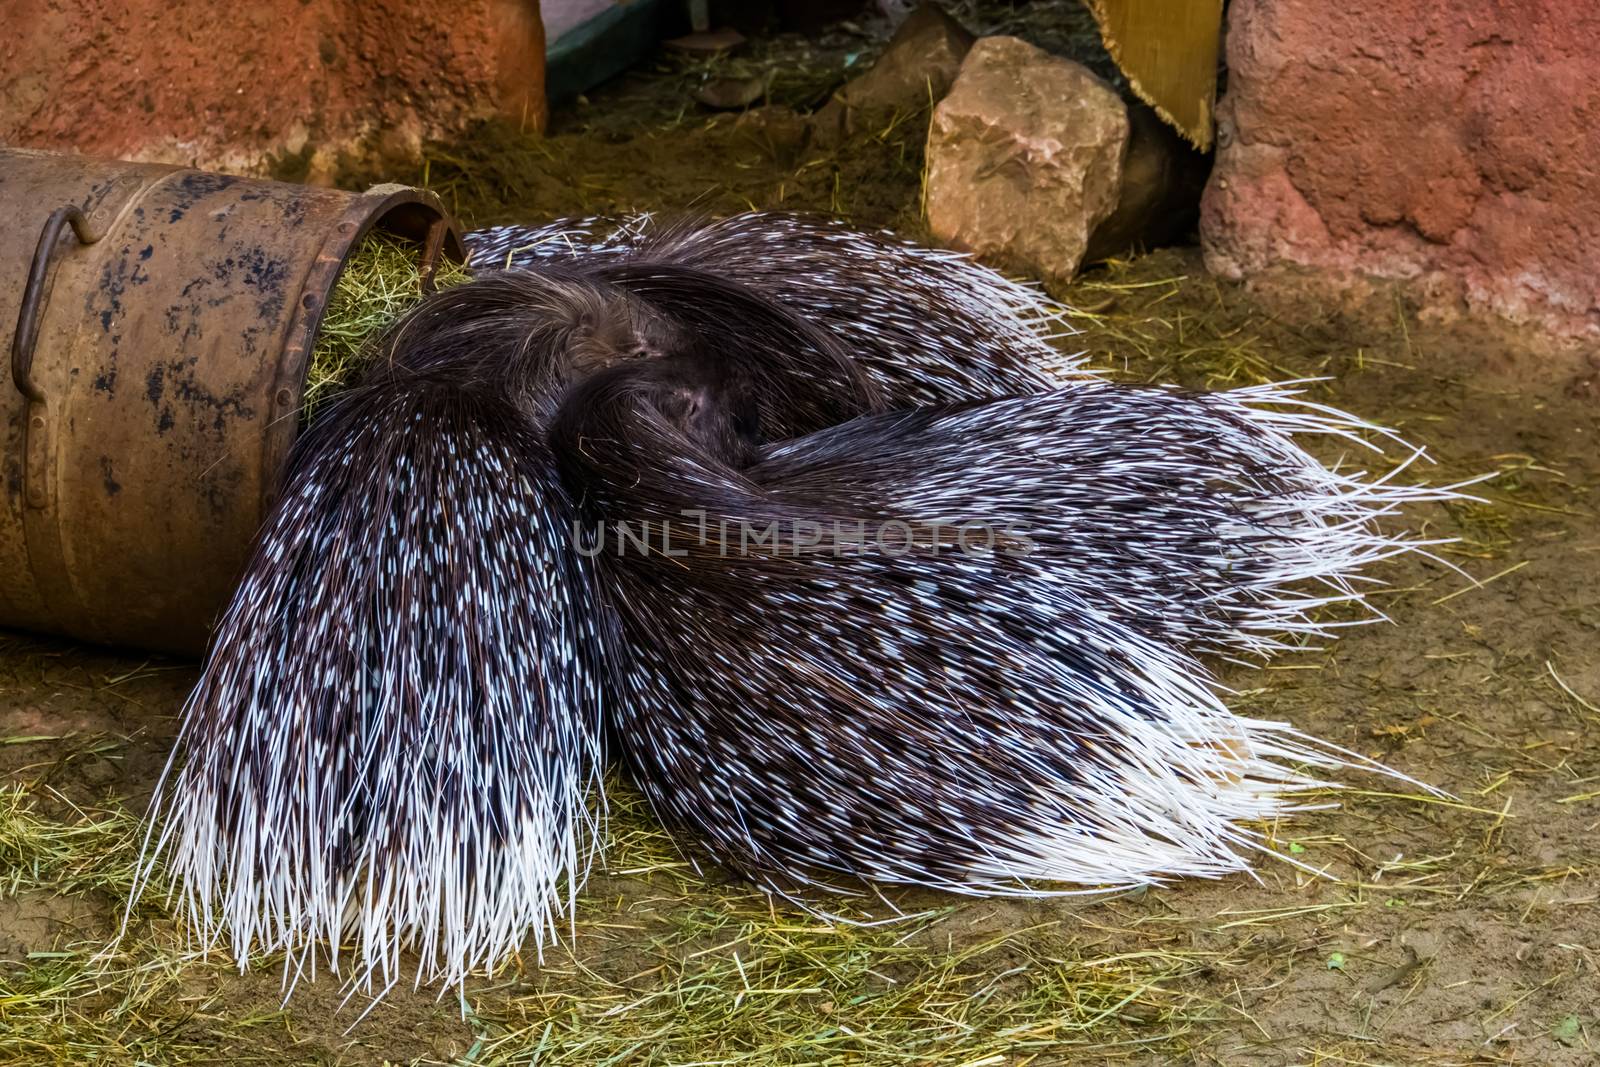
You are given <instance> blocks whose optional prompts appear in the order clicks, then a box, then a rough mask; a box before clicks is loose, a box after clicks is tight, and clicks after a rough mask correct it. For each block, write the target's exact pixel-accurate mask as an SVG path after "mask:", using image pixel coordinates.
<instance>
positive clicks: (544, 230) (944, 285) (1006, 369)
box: [467, 211, 1087, 407]
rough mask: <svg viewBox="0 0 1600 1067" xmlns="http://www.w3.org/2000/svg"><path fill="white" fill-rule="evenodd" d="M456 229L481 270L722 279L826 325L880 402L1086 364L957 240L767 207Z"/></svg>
mask: <svg viewBox="0 0 1600 1067" xmlns="http://www.w3.org/2000/svg"><path fill="white" fill-rule="evenodd" d="M467 240H468V249H469V252H470V253H471V261H472V263H473V264H474V265H476V266H478V267H481V268H483V269H493V270H503V269H508V268H523V269H530V270H539V269H542V268H543V267H544V266H546V265H551V264H554V265H561V264H567V263H572V262H578V263H582V264H592V263H597V262H603V261H606V260H619V261H621V260H627V259H631V258H635V257H643V258H647V259H651V260H656V261H667V262H672V263H675V264H678V265H679V266H682V267H688V268H694V269H697V270H700V271H703V272H707V273H710V274H713V275H716V276H719V277H722V278H726V279H729V280H736V281H738V282H739V283H740V284H742V285H745V286H748V287H749V288H750V290H752V291H753V292H754V293H757V294H759V295H760V296H762V297H764V298H766V299H768V300H770V301H772V302H773V303H775V304H777V305H780V306H782V307H784V308H786V309H788V310H789V311H791V312H792V313H794V314H797V315H799V316H800V317H802V318H804V319H805V320H806V321H807V322H809V323H812V324H814V325H815V326H817V327H818V328H820V329H822V330H824V331H826V332H827V333H828V334H830V335H831V336H833V337H835V338H836V339H837V340H838V342H839V343H840V344H842V345H843V346H844V347H845V348H846V349H848V350H849V351H850V353H851V354H852V355H853V356H854V358H855V359H856V360H857V362H858V363H859V365H860V367H861V370H862V372H863V373H864V374H865V375H866V376H867V377H868V378H869V379H870V380H871V381H872V382H873V383H874V385H875V386H876V388H877V389H878V390H879V392H880V393H881V394H882V396H883V397H884V398H885V399H886V400H887V402H888V403H889V404H890V405H891V406H894V407H904V406H906V405H910V404H929V403H944V402H948V401H958V400H975V399H981V398H984V397H991V396H1001V395H1008V394H1015V393H1034V392H1039V391H1041V390H1044V389H1048V388H1051V387H1052V386H1053V385H1054V384H1057V383H1059V382H1061V381H1063V380H1068V379H1074V378H1083V377H1087V375H1086V374H1085V372H1084V371H1083V368H1082V360H1081V358H1080V357H1078V356H1069V355H1065V354H1064V353H1063V352H1062V351H1060V350H1059V349H1058V348H1057V347H1056V346H1055V345H1053V344H1052V343H1051V341H1052V340H1053V339H1056V338H1060V337H1064V336H1069V335H1071V334H1074V333H1076V332H1077V331H1076V330H1075V329H1074V328H1073V327H1072V326H1071V325H1070V324H1069V323H1068V321H1067V318H1066V314H1065V312H1064V310H1063V309H1062V308H1061V307H1060V306H1059V305H1057V304H1056V303H1054V302H1053V301H1051V300H1050V299H1048V298H1047V297H1046V296H1045V295H1044V294H1043V293H1042V292H1040V291H1039V290H1038V289H1037V288H1035V287H1032V286H1027V285H1022V284H1019V283H1017V282H1013V281H1010V280H1008V279H1006V278H1004V277H1002V276H1001V275H999V274H997V273H996V272H994V271H992V270H990V269H988V268H986V267H983V266H981V265H979V264H977V263H975V262H973V261H972V260H971V259H970V258H968V257H966V256H963V255H960V254H958V253H954V252H950V251H946V250H940V249H930V248H922V247H918V246H916V245H912V244H908V243H906V242H904V241H901V240H898V239H896V238H894V237H893V236H892V235H889V234H887V233H878V234H871V233H862V232H859V231H856V230H852V229H850V228H849V227H847V226H845V225H843V224H841V223H839V222H838V221H836V220H833V219H826V218H817V217H810V216H804V215H796V214H792V213H788V212H780V211H752V212H748V213H745V214H740V215H733V216H729V217H727V218H722V219H705V218H692V217H691V218H679V219H661V218H657V217H655V216H652V215H635V216H632V217H629V218H620V219H606V218H587V219H559V220H557V221H555V222H551V223H548V224H546V225H543V226H499V227H495V228H492V229H486V230H478V231H476V232H474V233H471V234H469V235H468V238H467Z"/></svg>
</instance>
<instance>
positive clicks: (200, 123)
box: [0, 0, 545, 180]
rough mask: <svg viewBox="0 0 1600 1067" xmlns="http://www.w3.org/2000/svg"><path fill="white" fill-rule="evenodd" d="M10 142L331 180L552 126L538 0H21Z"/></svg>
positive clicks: (1, 130)
mask: <svg viewBox="0 0 1600 1067" xmlns="http://www.w3.org/2000/svg"><path fill="white" fill-rule="evenodd" d="M5 7H6V8H7V17H6V19H5V22H6V26H5V31H6V32H5V34H4V39H3V40H0V143H5V144H11V145H17V146H23V147H30V148H45V149H57V150H72V151H79V152H84V153H88V154H93V155H102V156H120V157H124V158H131V159H139V160H156V161H162V162H172V163H183V164H189V165H195V166H203V167H210V168H214V169H220V170H229V171H235V172H250V173H272V174H276V175H279V176H283V177H289V178H307V179H310V180H318V179H320V178H325V177H327V176H328V175H329V174H331V173H332V172H333V171H334V170H336V169H338V168H339V167H340V166H344V165H352V164H366V165H370V164H372V163H382V162H385V161H391V160H397V159H415V158H416V157H417V155H418V152H419V150H420V148H421V144H422V142H423V140H425V139H427V138H430V137H438V136H445V135H449V134H451V133H454V132H458V131H459V130H461V129H462V128H463V127H465V126H466V125H468V124H469V123H470V122H472V121H473V120H475V119H479V118H483V117H487V116H490V115H496V114H498V115H503V116H506V117H509V118H511V119H513V120H515V121H520V122H525V123H526V124H528V125H529V126H538V125H542V123H543V121H544V116H545V105H544V33H543V30H542V28H541V26H540V22H539V8H538V0H249V2H244V3H221V2H218V0H203V2H198V3H180V4H174V3H171V2H170V0H118V2H117V3H106V2H104V0H8V2H7V3H6V4H5Z"/></svg>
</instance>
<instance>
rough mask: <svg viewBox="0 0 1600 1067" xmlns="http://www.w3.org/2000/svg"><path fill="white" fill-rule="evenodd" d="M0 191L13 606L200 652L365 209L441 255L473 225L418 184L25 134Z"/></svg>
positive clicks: (7, 532)
mask: <svg viewBox="0 0 1600 1067" xmlns="http://www.w3.org/2000/svg"><path fill="white" fill-rule="evenodd" d="M0 209H3V210H4V211H5V213H6V218H7V219H8V225H7V226H6V227H4V228H0V329H3V328H4V327H5V326H7V325H9V324H11V323H18V324H19V330H18V334H17V341H14V342H13V346H12V352H11V353H10V355H11V357H12V358H11V368H12V371H13V373H12V375H11V378H12V379H13V380H11V381H0V625H7V626H17V627H23V628H28V629H36V630H44V631H51V632H56V633H63V634H68V635H71V636H74V637H79V638H83V639H87V640H92V641H99V642H104V643H111V644H130V645H138V646H142V647H146V648H156V649H163V650H169V651H177V652H184V653H195V652H198V651H200V650H201V649H202V648H203V646H204V643H205V641H206V639H207V635H208V632H209V628H210V624H211V623H212V622H213V620H214V619H215V616H216V614H217V613H218V612H219V611H220V610H221V608H222V606H223V605H224V604H225V602H226V599H227V596H228V594H229V592H230V591H231V589H232V586H233V583H234V580H235V578H236V576H237V573H238V570H239V568H240V566H241V565H242V563H243V560H244V556H245V554H246V552H247V551H248V548H249V544H250V540H251V538H252V537H253V535H254V533H255V530H256V527H257V526H258V525H259V523H260V520H261V517H262V514H263V511H264V508H265V506H266V504H267V502H268V501H269V500H270V497H271V495H272V494H273V493H274V492H275V491H276V489H277V484H278V478H279V476H280V474H281V472H282V468H283V462H284V460H285V458H286V457H287V453H288V450H289V446H290V445H291V444H292V443H293V440H294V437H295V434H296V432H297V429H298V426H297V421H298V420H297V419H296V418H295V415H296V413H297V412H298V409H299V404H300V397H301V394H302V391H303V389H304V383H305V372H306V359H307V355H308V353H309V352H310V350H311V347H312V342H313V340H314V338H315V336H316V330H317V327H318V325H319V323H320V321H321V314H322V310H323V308H324V307H325V305H326V302H327V297H328V294H329V293H330V292H331V291H332V289H333V286H334V283H335V282H336V281H337V278H338V273H339V270H340V269H341V268H342V266H343V263H344V260H345V259H346V257H347V256H348V255H349V253H350V252H351V250H352V249H353V248H354V247H355V246H356V245H357V244H358V243H359V242H360V240H361V239H362V238H363V237H364V236H365V235H366V233H367V232H368V231H369V230H370V229H372V228H373V227H374V226H378V227H382V228H384V229H386V230H390V231H393V232H395V233H397V234H400V235H402V236H404V237H407V238H409V239H412V240H414V241H415V242H416V243H417V245H418V247H419V249H422V250H423V252H422V254H423V255H424V256H426V257H429V260H428V261H429V262H432V257H436V256H438V255H447V256H451V257H454V258H457V259H459V258H460V257H461V255H462V248H461V239H460V232H459V230H458V229H457V228H456V227H455V226H454V224H453V223H451V222H450V221H449V220H448V219H446V217H445V216H444V214H443V211H442V209H441V208H440V206H439V204H438V202H437V200H436V199H434V198H433V197H431V196H430V195H428V194H425V193H421V192H418V191H417V190H412V189H405V188H401V187H380V188H378V189H375V190H372V191H370V192H368V193H365V194H352V193H345V192H338V191H334V190H328V189H317V188H309V187H302V186H294V185H286V184H281V183H275V182H263V181H252V180H247V179H242V178H233V177H228V176H225V175H216V174H207V173H203V172H199V171H193V170H184V169H180V168H175V167H167V166H158V165H146V164H128V163H116V162H101V161H95V160H85V159H80V158H70V157H59V156H51V155H46V154H43V153H36V152H24V151H14V150H0ZM57 209H68V210H64V211H61V212H60V213H59V218H57V219H56V233H55V234H54V235H52V236H48V237H47V239H46V240H44V241H40V237H41V235H42V234H43V233H44V230H45V227H46V224H47V222H49V221H50V220H51V219H52V217H53V216H54V215H55V214H56V213H57ZM74 220H79V221H74ZM80 224H81V226H82V228H81V229H79V228H78V227H79V226H80ZM69 229H70V231H71V232H70V233H69V232H68V230H69ZM85 237H88V238H90V239H91V240H89V241H87V242H86V241H85V240H84V238H85ZM36 251H37V252H38V253H39V255H40V256H42V257H44V259H43V266H42V267H40V266H39V265H38V261H37V260H36V259H35V258H34V254H35V252H36ZM30 263H33V264H34V266H33V268H32V271H31V273H33V274H36V275H37V277H36V278H35V279H34V281H33V284H31V285H30V284H29V283H28V275H29V274H30V267H29V264H30ZM19 341H20V342H22V343H18V342H19Z"/></svg>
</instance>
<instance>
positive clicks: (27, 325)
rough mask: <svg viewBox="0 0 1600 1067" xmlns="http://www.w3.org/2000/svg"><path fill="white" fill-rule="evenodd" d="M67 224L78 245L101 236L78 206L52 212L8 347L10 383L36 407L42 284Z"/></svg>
mask: <svg viewBox="0 0 1600 1067" xmlns="http://www.w3.org/2000/svg"><path fill="white" fill-rule="evenodd" d="M68 225H70V226H71V227H72V232H73V234H74V235H75V236H76V237H77V238H78V242H79V243H80V244H86V245H92V244H94V243H95V242H96V241H98V240H100V238H101V237H103V236H104V234H100V233H96V232H95V231H94V230H93V229H92V228H91V227H90V226H89V220H88V218H87V217H86V216H85V215H84V213H83V209H82V208H80V207H79V206H78V205H77V204H68V205H66V206H65V207H58V208H56V209H55V210H54V211H52V212H51V213H50V217H49V218H48V219H46V220H45V224H44V229H43V230H41V231H40V233H39V245H38V247H37V248H35V249H34V250H33V266H32V268H30V269H29V271H28V287H27V288H26V289H25V290H23V293H22V308H21V310H20V311H18V312H17V335H16V338H15V340H14V341H13V342H12V345H11V380H12V381H13V382H15V383H16V386H17V390H18V391H19V392H20V393H22V395H23V396H25V397H27V398H28V399H29V400H32V401H33V402H34V403H36V404H37V403H43V402H44V391H43V390H42V389H40V388H39V386H38V384H37V383H36V382H34V380H33V348H34V345H35V344H36V343H37V342H38V340H39V314H40V311H41V310H42V309H43V306H44V283H45V280H46V279H47V278H49V277H50V264H51V262H52V261H54V259H55V256H56V247H57V243H58V241H59V240H60V237H61V228H62V227H63V226H68Z"/></svg>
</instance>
